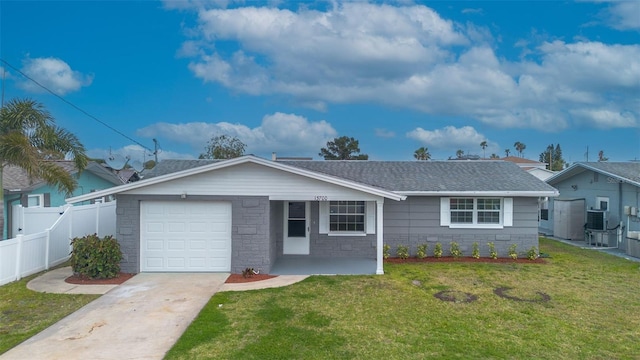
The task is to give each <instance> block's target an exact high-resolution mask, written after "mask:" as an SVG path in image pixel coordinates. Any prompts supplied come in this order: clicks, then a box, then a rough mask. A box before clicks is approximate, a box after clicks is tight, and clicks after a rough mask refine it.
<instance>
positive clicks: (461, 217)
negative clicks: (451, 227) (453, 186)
mask: <svg viewBox="0 0 640 360" xmlns="http://www.w3.org/2000/svg"><path fill="white" fill-rule="evenodd" d="M451 222H452V223H458V224H471V223H473V211H452V212H451Z"/></svg>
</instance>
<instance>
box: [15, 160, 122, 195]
mask: <svg viewBox="0 0 640 360" xmlns="http://www.w3.org/2000/svg"><path fill="white" fill-rule="evenodd" d="M54 162H55V164H56V165H58V166H59V167H61V168H63V169H64V170H65V171H66V172H68V173H69V174H75V173H77V172H78V171H77V169H76V166H75V163H74V162H73V161H68V160H56V161H54ZM85 171H90V172H92V173H94V174H95V175H96V176H99V177H101V178H103V179H105V180H107V181H109V182H111V183H113V184H114V185H120V184H122V181H121V180H120V179H119V178H118V177H117V176H116V175H115V174H113V173H112V172H110V171H109V170H107V169H106V168H104V167H103V166H102V165H100V164H98V163H96V162H93V161H91V162H89V164H87V167H86V169H85ZM43 184H44V180H42V179H39V178H35V179H30V178H29V175H27V172H26V171H24V169H22V168H20V167H17V166H13V165H7V166H5V168H4V169H3V171H2V187H3V188H4V189H5V190H8V191H12V190H20V191H30V190H33V189H35V188H38V187H40V186H42V185H43Z"/></svg>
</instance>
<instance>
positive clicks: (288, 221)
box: [282, 201, 309, 255]
mask: <svg viewBox="0 0 640 360" xmlns="http://www.w3.org/2000/svg"><path fill="white" fill-rule="evenodd" d="M282 253H283V254H285V255H309V202H305V201H285V203H284V239H283V245H282Z"/></svg>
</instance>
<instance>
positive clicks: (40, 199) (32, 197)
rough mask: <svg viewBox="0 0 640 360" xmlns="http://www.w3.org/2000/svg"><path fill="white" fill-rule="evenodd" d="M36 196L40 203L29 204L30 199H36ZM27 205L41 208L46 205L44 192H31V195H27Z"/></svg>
mask: <svg viewBox="0 0 640 360" xmlns="http://www.w3.org/2000/svg"><path fill="white" fill-rule="evenodd" d="M34 198H37V199H38V205H35V206H30V205H29V200H30V199H34ZM27 207H30V208H41V207H44V194H29V195H27Z"/></svg>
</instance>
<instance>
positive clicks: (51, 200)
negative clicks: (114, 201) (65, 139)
mask: <svg viewBox="0 0 640 360" xmlns="http://www.w3.org/2000/svg"><path fill="white" fill-rule="evenodd" d="M52 161H53V162H55V164H56V165H57V166H59V167H61V168H62V169H64V170H65V171H67V172H68V173H70V174H72V175H73V176H74V177H75V180H76V182H77V184H78V186H77V187H76V189H75V190H74V191H73V192H72V193H71V194H66V193H64V192H60V190H59V189H58V188H57V187H55V186H51V185H48V184H47V183H46V182H45V181H44V180H42V179H31V178H29V175H28V174H27V172H26V171H24V169H22V168H20V167H17V166H13V165H8V166H6V167H5V168H4V169H3V173H2V178H3V179H2V184H3V191H4V209H5V210H4V211H5V212H4V214H3V216H4V219H5V228H4V229H3V238H5V239H6V238H12V237H14V236H15V235H17V234H19V231H18V229H17V228H16V227H15V226H13V225H14V224H13V221H12V220H13V207H14V206H15V205H21V206H23V207H57V206H62V205H65V204H66V202H65V199H66V198H67V197H69V196H78V195H82V194H86V193H89V192H92V191H97V190H103V189H107V188H110V187H113V186H117V185H122V184H123V183H124V182H123V181H122V180H121V179H120V178H119V177H118V176H117V174H115V173H113V172H112V171H111V170H109V169H107V168H105V167H104V166H102V165H100V164H98V163H96V162H94V161H90V162H89V163H88V164H87V167H86V168H85V169H84V171H82V172H78V169H76V167H75V164H74V163H73V161H67V160H52ZM92 200H95V199H94V198H92Z"/></svg>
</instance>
